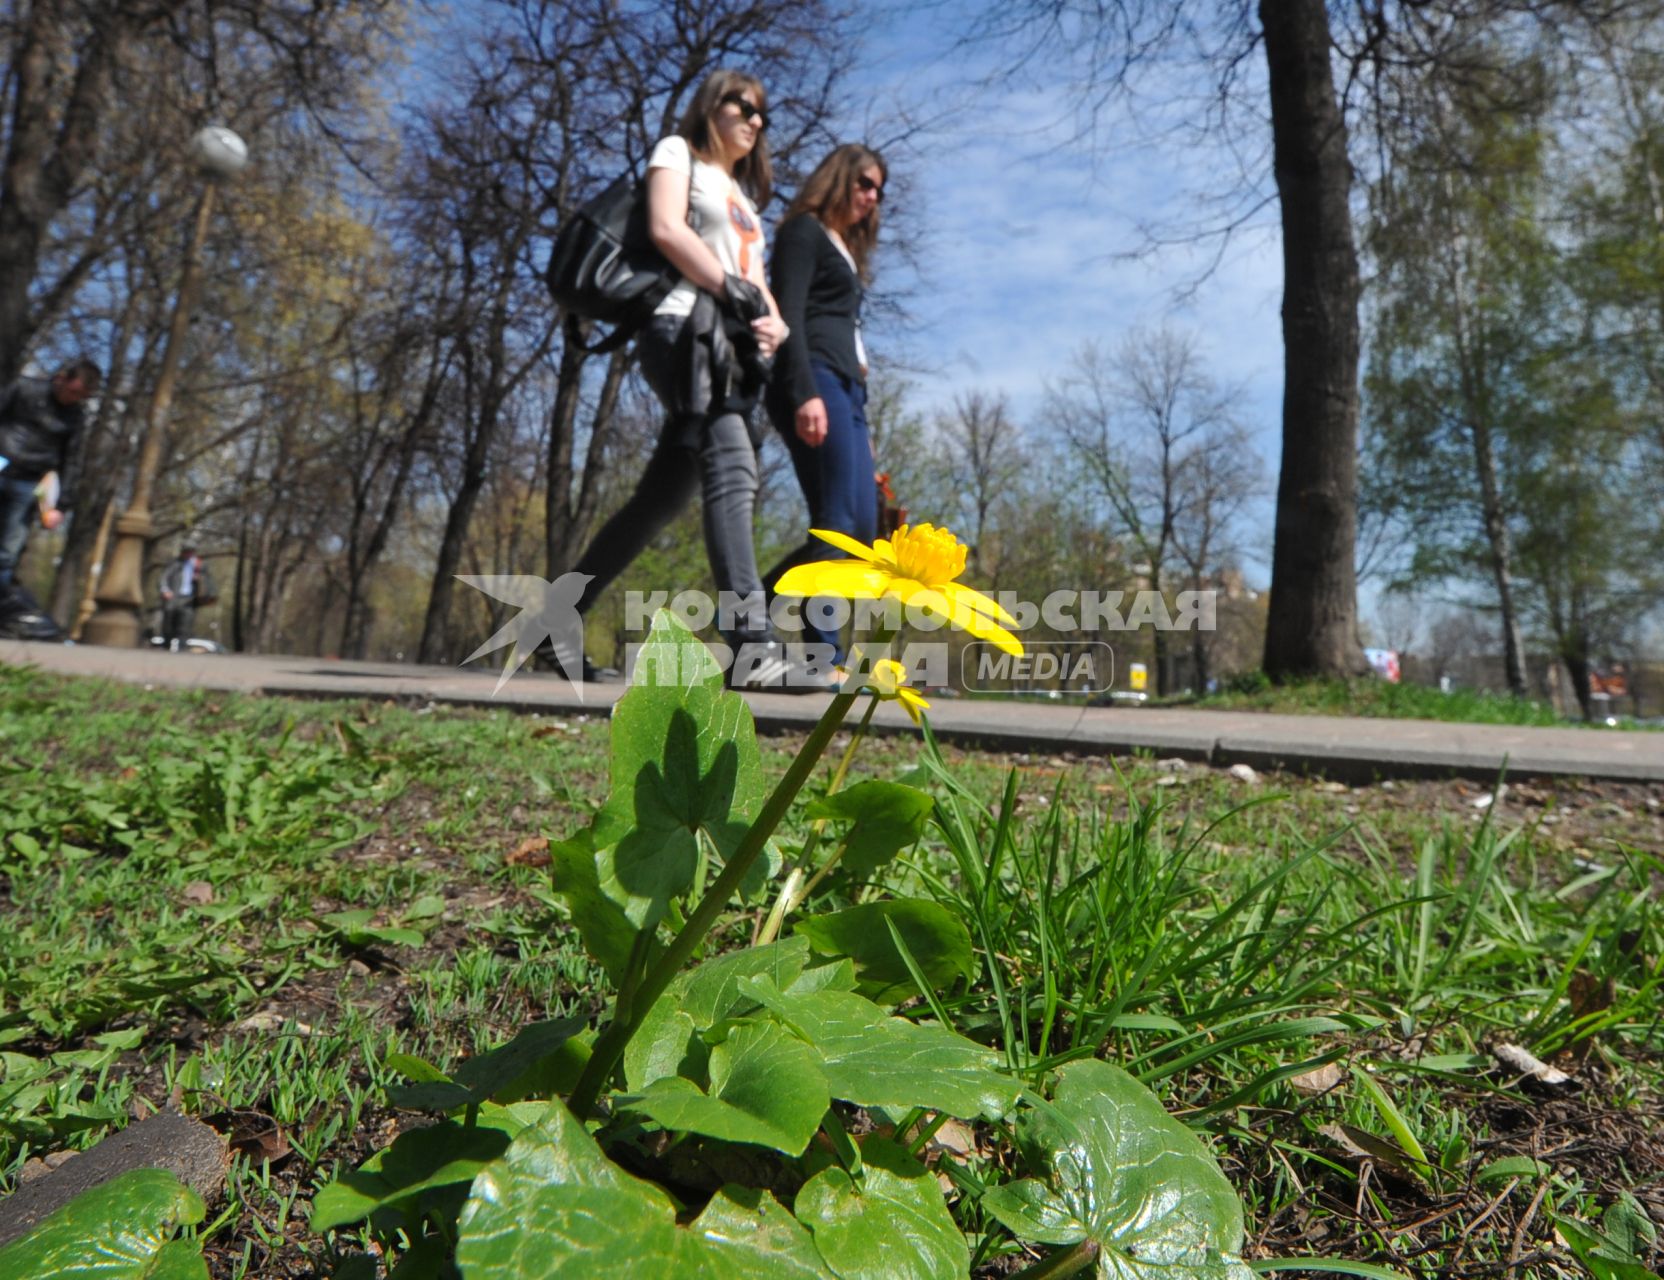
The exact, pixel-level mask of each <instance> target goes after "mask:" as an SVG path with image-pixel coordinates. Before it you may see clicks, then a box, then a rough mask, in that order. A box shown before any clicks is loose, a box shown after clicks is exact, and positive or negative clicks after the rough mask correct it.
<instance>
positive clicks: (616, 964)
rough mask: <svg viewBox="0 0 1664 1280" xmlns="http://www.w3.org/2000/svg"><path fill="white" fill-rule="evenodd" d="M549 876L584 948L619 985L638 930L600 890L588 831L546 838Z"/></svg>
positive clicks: (590, 835)
mask: <svg viewBox="0 0 1664 1280" xmlns="http://www.w3.org/2000/svg"><path fill="white" fill-rule="evenodd" d="M549 878H550V882H551V885H552V887H553V889H554V891H555V893H556V894H558V895H559V896H560V897H561V898H563V899H565V901H566V906H567V909H568V910H569V911H570V912H571V913H572V923H573V924H575V925H576V926H577V928H578V936H579V937H581V938H582V939H583V940H584V949H585V950H587V951H588V952H589V954H590V955H592V956H594V957H595V959H596V961H597V962H598V963H599V964H600V965H601V967H602V968H603V969H605V970H606V971H607V976H608V977H609V978H611V979H612V983H613V986H615V987H616V986H618V985H620V984H621V983H622V982H623V980H624V969H625V966H626V965H627V964H628V963H629V960H630V951H631V948H632V947H633V946H634V945H635V939H636V933H637V932H638V930H637V929H636V926H635V925H634V924H632V923H631V921H630V919H629V917H628V916H626V915H625V914H624V909H623V908H622V907H620V906H619V905H618V904H617V903H616V902H614V901H613V900H612V899H611V898H609V897H608V896H607V895H606V894H605V893H603V892H602V890H601V871H600V858H599V856H598V855H597V854H596V852H595V842H594V838H593V836H592V833H591V832H589V831H587V830H586V831H580V832H579V833H578V834H577V835H575V836H573V837H572V839H570V840H551V841H550V842H549Z"/></svg>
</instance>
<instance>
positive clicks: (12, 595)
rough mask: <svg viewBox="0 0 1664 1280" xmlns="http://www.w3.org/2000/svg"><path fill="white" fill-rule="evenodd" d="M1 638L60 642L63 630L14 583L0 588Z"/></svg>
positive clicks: (33, 599) (32, 598) (26, 592)
mask: <svg viewBox="0 0 1664 1280" xmlns="http://www.w3.org/2000/svg"><path fill="white" fill-rule="evenodd" d="M0 593H3V594H0V636H4V637H5V638H7V639H9V640H47V641H59V640H62V639H63V638H64V633H63V630H62V628H60V627H59V626H58V624H57V623H56V622H55V621H53V619H52V616H51V615H50V614H49V613H47V612H46V610H44V609H42V608H41V607H40V605H39V604H38V603H36V601H35V598H34V596H32V595H30V594H29V593H28V591H26V590H24V588H22V587H20V586H18V585H17V583H15V582H14V583H12V584H11V586H9V587H5V588H0Z"/></svg>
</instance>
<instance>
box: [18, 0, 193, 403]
mask: <svg viewBox="0 0 1664 1280" xmlns="http://www.w3.org/2000/svg"><path fill="white" fill-rule="evenodd" d="M182 2H183V0H164V2H163V3H159V4H154V5H134V4H129V3H124V2H123V0H113V2H112V3H105V4H99V5H96V6H93V8H92V11H91V13H90V14H89V15H88V16H89V18H90V24H89V26H90V30H89V32H88V34H87V35H86V36H85V37H84V39H82V40H81V43H80V47H79V49H77V48H76V45H77V40H78V35H77V33H76V32H74V31H71V30H69V29H68V24H69V22H70V21H71V19H69V18H67V17H66V16H65V15H64V13H63V6H60V5H56V4H48V3H47V2H46V0H33V3H31V4H30V5H29V6H28V13H27V15H26V16H25V17H24V19H23V22H22V26H21V30H20V31H19V33H18V38H17V44H16V46H15V52H14V54H13V57H12V64H11V81H12V102H11V108H12V119H11V131H10V133H11V136H10V139H9V141H8V144H7V147H6V157H5V167H4V170H3V172H0V383H9V382H11V381H12V380H13V379H14V378H16V377H17V374H18V371H19V370H20V369H21V368H22V367H23V360H24V355H25V353H26V352H27V351H28V349H29V344H30V342H31V340H32V339H33V337H34V325H35V321H34V318H33V317H32V315H31V311H30V300H29V291H30V288H31V287H32V286H33V284H34V282H35V276H36V274H37V271H38V268H39V265H40V252H41V245H42V243H43V241H44V240H45V237H46V232H47V228H48V227H50V226H51V224H52V220H53V219H54V218H56V217H57V216H58V215H59V214H60V213H61V212H63V209H64V206H65V205H67V204H68V203H69V198H70V194H71V193H72V192H73V191H74V190H75V186H76V184H77V183H78V182H79V181H80V179H81V174H82V172H83V171H84V170H85V169H86V167H87V165H88V163H89V162H90V161H91V160H92V157H93V155H94V153H95V151H96V150H97V146H98V132H99V126H100V124H101V122H102V120H103V117H104V112H105V109H106V107H107V106H108V101H109V88H110V74H111V71H112V70H113V68H114V67H115V64H116V62H117V60H118V59H119V58H120V56H121V52H122V50H123V48H124V47H125V46H126V45H127V44H128V42H129V41H131V40H132V38H133V36H134V34H135V33H136V32H137V31H138V30H139V29H140V28H141V27H142V26H143V25H144V24H145V23H148V22H150V21H153V20H156V19H160V18H162V17H164V16H165V15H166V14H167V13H168V12H169V11H171V10H173V9H177V8H178V7H179V6H180V4H181V3H182ZM77 53H78V54H79V61H75V62H74V73H73V78H71V79H70V80H69V83H68V86H67V88H66V87H65V84H64V64H65V63H66V62H71V61H72V60H74V59H75V57H76V55H77ZM60 108H61V109H60Z"/></svg>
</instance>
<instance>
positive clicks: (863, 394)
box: [763, 360, 878, 665]
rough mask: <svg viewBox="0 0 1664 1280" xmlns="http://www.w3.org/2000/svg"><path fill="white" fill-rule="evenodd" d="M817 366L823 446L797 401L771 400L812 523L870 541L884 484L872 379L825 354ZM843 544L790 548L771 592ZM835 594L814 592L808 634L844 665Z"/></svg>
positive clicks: (807, 605)
mask: <svg viewBox="0 0 1664 1280" xmlns="http://www.w3.org/2000/svg"><path fill="white" fill-rule="evenodd" d="M809 368H810V370H811V372H813V373H814V375H815V388H816V389H817V390H818V391H819V392H820V398H821V400H822V401H824V402H825V404H826V439H825V440H823V441H821V443H820V446H819V447H818V448H816V447H814V446H812V445H807V444H805V443H804V442H803V441H802V440H801V439H799V437H798V434H797V420H796V407H795V406H793V407H791V408H789V409H788V408H787V407H786V406H785V405H783V404H780V403H775V404H773V405H771V406H770V409H771V416H772V418H773V419H774V429H775V430H776V431H778V432H779V433H780V434H781V436H783V437H784V438H785V441H786V447H787V448H788V449H790V450H791V455H792V466H793V467H794V468H795V469H796V471H797V483H798V486H799V487H800V488H801V489H802V490H803V497H804V500H805V501H806V502H807V503H808V504H809V527H810V528H811V529H831V530H833V531H834V532H836V533H846V534H848V535H849V536H850V537H852V538H854V539H855V540H856V541H857V542H866V543H870V542H871V541H872V540H873V538H874V537H876V536H877V533H878V486H877V483H876V482H875V481H874V480H873V472H872V469H873V460H872V441H871V439H869V438H868V435H867V388H866V384H865V383H862V382H857V381H855V380H854V379H852V378H844V377H841V376H839V375H838V374H837V373H834V372H833V371H832V370H831V369H829V368H828V367H827V366H826V365H824V364H821V363H820V362H819V361H818V360H816V361H811V362H810V365H809ZM843 558H844V556H843V555H842V554H841V553H840V552H839V551H838V549H837V548H836V547H834V546H832V545H830V544H829V543H825V542H822V541H821V540H820V539H819V538H815V537H810V538H809V539H808V540H807V541H806V542H804V543H803V545H802V546H800V547H798V548H797V549H796V550H795V551H791V552H789V553H787V555H786V556H785V557H784V558H782V559H781V561H780V563H779V564H777V565H775V566H774V568H773V569H771V570H769V573H768V576H767V577H766V578H764V579H763V583H764V585H765V586H766V587H767V588H768V590H769V594H770V595H772V594H773V593H774V584H775V583H776V582H778V581H779V580H780V578H781V577H782V576H783V575H784V574H785V572H786V571H787V570H788V569H793V568H796V567H797V566H798V565H800V564H812V563H813V562H815V561H816V560H841V559H843ZM836 608H837V603H836V602H835V601H832V600H822V599H813V600H806V601H804V604H803V639H804V641H805V642H806V643H809V644H825V645H831V646H832V649H833V652H834V653H835V655H836V657H835V659H834V661H836V662H838V663H839V664H840V665H841V664H842V663H843V661H844V658H845V653H844V647H843V644H842V642H841V640H840V637H839V628H837V627H834V626H831V625H830V623H831V618H830V617H829V616H827V615H828V611H830V610H835V609H836Z"/></svg>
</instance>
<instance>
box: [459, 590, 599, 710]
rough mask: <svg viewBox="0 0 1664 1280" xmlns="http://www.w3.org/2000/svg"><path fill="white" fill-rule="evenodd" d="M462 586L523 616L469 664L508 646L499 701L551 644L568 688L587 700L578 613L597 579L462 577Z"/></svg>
mask: <svg viewBox="0 0 1664 1280" xmlns="http://www.w3.org/2000/svg"><path fill="white" fill-rule="evenodd" d="M457 580H458V581H460V582H466V583H467V584H468V585H469V586H470V587H473V588H474V589H475V590H476V591H483V592H484V593H485V594H486V595H488V596H490V597H491V598H492V599H493V600H499V601H501V602H502V603H503V604H506V605H512V606H514V607H515V608H517V609H519V610H520V612H519V613H518V614H516V615H515V616H514V617H513V618H511V619H509V621H508V622H506V623H505V624H504V625H503V626H501V627H499V628H498V629H497V631H496V633H495V634H493V635H492V636H491V638H490V639H489V640H487V641H486V642H485V643H484V644H482V645H481V646H480V647H479V648H478V649H475V650H474V652H472V653H471V654H469V655H468V656H467V657H466V658H464V659H463V661H464V662H472V661H474V659H476V658H482V657H484V656H485V655H486V654H488V653H493V652H495V651H496V650H498V649H501V648H503V647H504V646H505V645H506V646H508V653H507V655H506V656H505V658H504V661H503V674H502V675H500V676H498V677H497V687H496V688H495V689H493V690H492V691H491V696H492V697H493V698H495V697H496V696H497V695H498V694H499V693H501V692H502V691H503V686H504V685H505V684H507V683H508V678H509V677H510V676H512V675H513V674H514V673H515V672H516V671H518V670H519V669H520V668H521V667H523V666H525V665H526V663H527V662H529V661H530V660H531V656H532V654H533V653H535V652H536V651H537V650H538V649H540V648H541V647H542V646H543V644H544V642H545V641H547V642H548V644H549V647H550V648H551V649H552V650H553V652H554V655H555V659H556V661H558V662H559V663H560V669H561V672H562V673H563V674H564V675H565V677H566V682H567V684H569V685H570V686H571V687H572V691H573V692H574V693H576V694H577V695H578V698H579V700H580V701H581V700H582V698H583V696H584V691H583V678H582V668H583V660H584V620H583V615H581V614H580V613H579V612H578V601H579V599H580V598H581V597H582V596H583V592H584V588H585V587H587V586H588V585H589V584H590V582H591V581H592V580H593V576H592V575H591V574H587V573H563V574H561V575H560V577H558V578H556V579H555V580H554V581H553V582H549V581H547V580H546V579H544V578H540V577H538V576H537V575H536V574H532V573H486V574H473V573H459V574H457ZM574 672H576V673H578V678H577V679H573V673H574Z"/></svg>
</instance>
